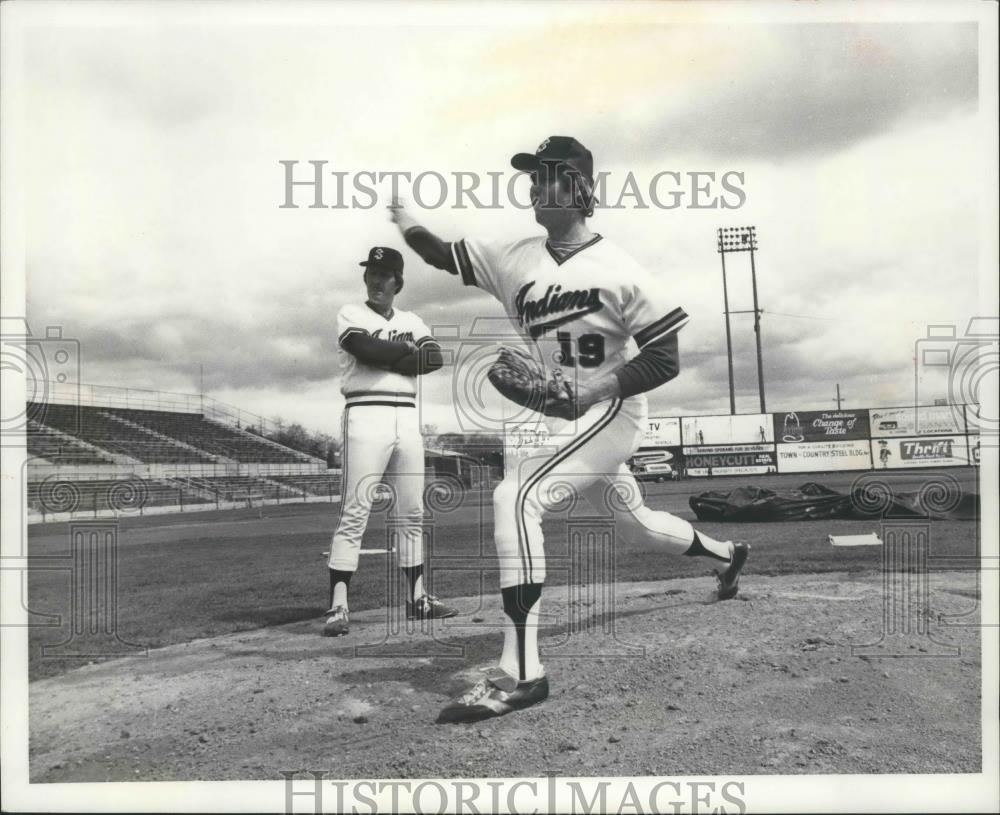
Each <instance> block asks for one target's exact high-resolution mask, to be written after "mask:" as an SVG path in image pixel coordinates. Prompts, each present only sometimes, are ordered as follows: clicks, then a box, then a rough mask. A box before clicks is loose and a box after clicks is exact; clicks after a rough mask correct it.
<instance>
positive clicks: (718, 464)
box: [684, 444, 778, 476]
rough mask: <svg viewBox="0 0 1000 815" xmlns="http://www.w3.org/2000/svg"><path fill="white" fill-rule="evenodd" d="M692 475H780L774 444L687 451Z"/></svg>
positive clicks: (704, 448) (689, 448)
mask: <svg viewBox="0 0 1000 815" xmlns="http://www.w3.org/2000/svg"><path fill="white" fill-rule="evenodd" d="M684 466H685V469H686V471H687V474H688V475H692V476H699V475H710V474H711V475H751V474H755V473H758V474H759V473H770V472H777V466H778V464H777V460H776V459H775V455H774V445H773V444H732V445H718V446H712V447H685V448H684Z"/></svg>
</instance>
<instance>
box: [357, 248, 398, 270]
mask: <svg viewBox="0 0 1000 815" xmlns="http://www.w3.org/2000/svg"><path fill="white" fill-rule="evenodd" d="M358 265H359V266H364V267H365V268H367V269H385V270H386V271H388V272H402V271H403V256H402V255H401V254H399V252H397V251H396V250H395V249H390V248H389V247H388V246H373V247H372V248H371V251H370V252H369V253H368V260H363V261H361V263H359V264H358Z"/></svg>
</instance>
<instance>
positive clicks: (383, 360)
mask: <svg viewBox="0 0 1000 815" xmlns="http://www.w3.org/2000/svg"><path fill="white" fill-rule="evenodd" d="M340 346H341V348H343V349H344V350H345V351H347V353H349V354H352V355H354V356H355V357H357V358H358V360H360V361H361V362H363V363H365V365H374V366H382V367H384V366H389V365H392V364H393V363H394V362H396V361H397V360H399V359H401V358H402V357H405V356H406V355H407V354H409V353H410V350H409V347H408V346H407V345H406V343H405V342H395V341H393V340H380V339H378V338H377V337H372V336H371V335H369V334H368V332H366V331H363V330H361V329H348V330H347V331H345V332H344V333H343V334H341V335H340Z"/></svg>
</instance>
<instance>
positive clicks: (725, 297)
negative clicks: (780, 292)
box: [719, 229, 736, 415]
mask: <svg viewBox="0 0 1000 815" xmlns="http://www.w3.org/2000/svg"><path fill="white" fill-rule="evenodd" d="M721 231H722V230H721V229H720V230H719V232H721ZM719 255H720V256H721V258H722V302H723V304H724V307H725V310H726V359H727V360H728V362H729V413H730V415H734V414H735V413H736V391H735V390H734V389H733V335H732V332H731V331H730V329H729V289H728V288H727V287H726V252H725V250H724V249H723V248H722V238H721V237H720V238H719Z"/></svg>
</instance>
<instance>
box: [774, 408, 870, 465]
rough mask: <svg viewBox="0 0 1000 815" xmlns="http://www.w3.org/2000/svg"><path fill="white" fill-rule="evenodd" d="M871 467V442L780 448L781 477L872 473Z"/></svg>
mask: <svg viewBox="0 0 1000 815" xmlns="http://www.w3.org/2000/svg"><path fill="white" fill-rule="evenodd" d="M800 415H801V414H800ZM871 466H872V459H871V448H870V447H869V441H868V439H867V438H866V439H863V440H859V441H807V442H801V443H799V444H779V445H778V472H780V473H809V472H822V471H825V470H868V469H871Z"/></svg>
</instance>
